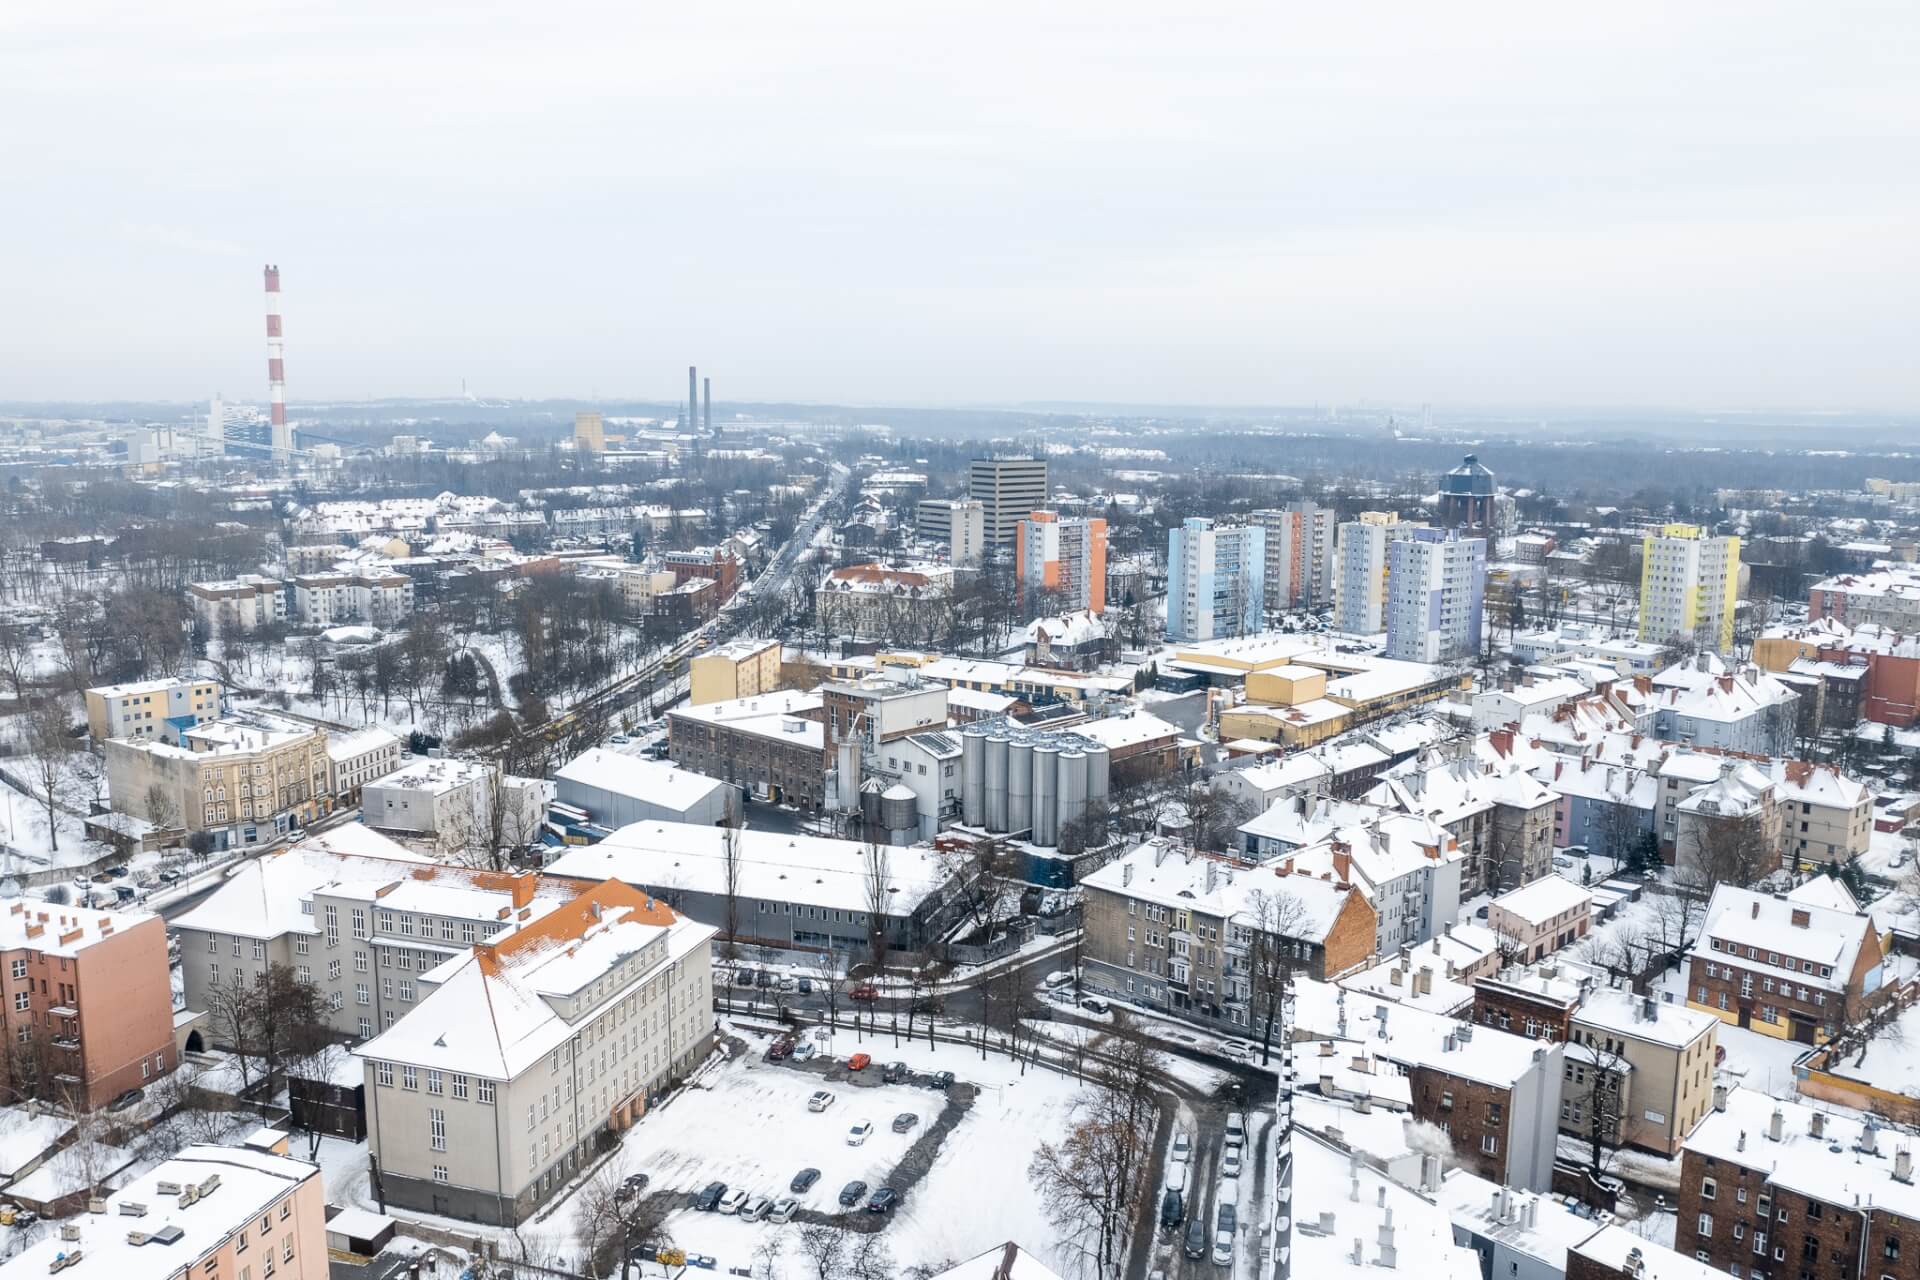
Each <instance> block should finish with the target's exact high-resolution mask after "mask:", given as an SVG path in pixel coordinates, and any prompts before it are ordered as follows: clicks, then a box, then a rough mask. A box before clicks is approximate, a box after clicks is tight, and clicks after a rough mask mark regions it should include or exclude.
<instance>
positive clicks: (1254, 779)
mask: <svg viewBox="0 0 1920 1280" xmlns="http://www.w3.org/2000/svg"><path fill="white" fill-rule="evenodd" d="M1332 772H1333V771H1332V770H1331V769H1329V768H1328V767H1327V765H1326V762H1324V761H1323V760H1321V759H1320V758H1319V757H1318V756H1313V755H1308V754H1306V753H1305V752H1295V753H1294V754H1293V755H1290V756H1286V757H1284V758H1282V759H1279V760H1273V761H1270V762H1268V763H1266V764H1257V765H1254V766H1253V767H1251V768H1248V769H1238V770H1235V771H1234V772H1233V773H1232V774H1231V775H1230V776H1232V777H1236V778H1239V779H1240V780H1241V782H1242V783H1243V784H1244V785H1246V786H1249V787H1252V788H1253V789H1254V790H1256V791H1262V792H1272V791H1282V790H1285V789H1287V788H1289V787H1303V786H1311V785H1313V784H1316V783H1319V782H1321V781H1322V780H1324V779H1326V778H1327V777H1328V776H1330V775H1331V773H1332Z"/></svg>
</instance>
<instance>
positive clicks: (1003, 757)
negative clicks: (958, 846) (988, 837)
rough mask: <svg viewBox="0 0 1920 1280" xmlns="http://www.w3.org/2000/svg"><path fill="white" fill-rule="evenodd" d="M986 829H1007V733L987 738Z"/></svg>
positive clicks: (994, 830)
mask: <svg viewBox="0 0 1920 1280" xmlns="http://www.w3.org/2000/svg"><path fill="white" fill-rule="evenodd" d="M986 800H987V814H986V817H987V830H988V831H992V832H995V833H998V832H1003V831H1005V830H1006V829H1007V735H1006V734H1004V733H996V734H992V735H990V736H989V737H988V738H987V795H986Z"/></svg>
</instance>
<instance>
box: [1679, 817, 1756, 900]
mask: <svg viewBox="0 0 1920 1280" xmlns="http://www.w3.org/2000/svg"><path fill="white" fill-rule="evenodd" d="M1685 846H1686V847H1685V848H1683V849H1682V850H1680V852H1679V855H1678V856H1677V858H1676V860H1675V861H1676V865H1679V866H1683V867H1685V868H1686V869H1688V870H1690V871H1694V872H1697V873H1699V874H1700V875H1702V876H1704V877H1705V878H1707V879H1708V880H1710V881H1712V882H1713V883H1716V884H1731V885H1737V886H1738V887H1740V888H1742V889H1749V888H1752V887H1753V886H1754V885H1755V884H1757V883H1758V882H1759V881H1760V880H1761V879H1763V878H1764V877H1765V876H1767V875H1768V874H1770V873H1771V872H1773V871H1775V870H1777V869H1778V868H1779V866H1780V850H1779V849H1778V848H1777V847H1775V845H1774V842H1773V841H1771V840H1769V839H1768V838H1767V831H1766V826H1765V824H1764V823H1763V822H1762V821H1761V819H1760V817H1759V815H1757V814H1752V813H1743V814H1725V815H1721V816H1717V817H1710V816H1706V815H1701V816H1699V817H1698V818H1696V819H1695V820H1694V821H1693V822H1691V823H1689V824H1688V830H1687V838H1686V841H1685Z"/></svg>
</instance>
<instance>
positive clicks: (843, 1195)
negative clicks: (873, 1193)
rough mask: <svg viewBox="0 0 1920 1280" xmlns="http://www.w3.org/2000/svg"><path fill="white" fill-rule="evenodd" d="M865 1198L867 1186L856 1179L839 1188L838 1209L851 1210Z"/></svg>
mask: <svg viewBox="0 0 1920 1280" xmlns="http://www.w3.org/2000/svg"><path fill="white" fill-rule="evenodd" d="M866 1198H867V1184H866V1183H864V1182H862V1181H860V1179H858V1178H855V1179H854V1180H853V1181H852V1182H849V1183H848V1184H847V1185H846V1186H844V1187H842V1188H840V1207H841V1208H843V1209H851V1208H853V1206H855V1205H857V1204H859V1203H860V1202H861V1201H862V1200H865V1199H866Z"/></svg>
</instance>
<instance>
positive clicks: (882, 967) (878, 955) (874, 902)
mask: <svg viewBox="0 0 1920 1280" xmlns="http://www.w3.org/2000/svg"><path fill="white" fill-rule="evenodd" d="M860 862H861V867H862V871H863V874H864V876H865V881H866V897H867V950H868V954H869V955H870V956H871V957H872V959H873V976H874V977H875V978H880V977H883V976H884V975H885V972H886V967H887V946H888V942H889V939H888V937H887V921H888V920H889V919H890V918H891V914H892V908H893V852H892V850H891V849H890V848H888V846H886V845H884V844H881V843H880V842H879V841H877V840H869V841H867V845H866V848H864V849H862V850H861V851H860Z"/></svg>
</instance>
